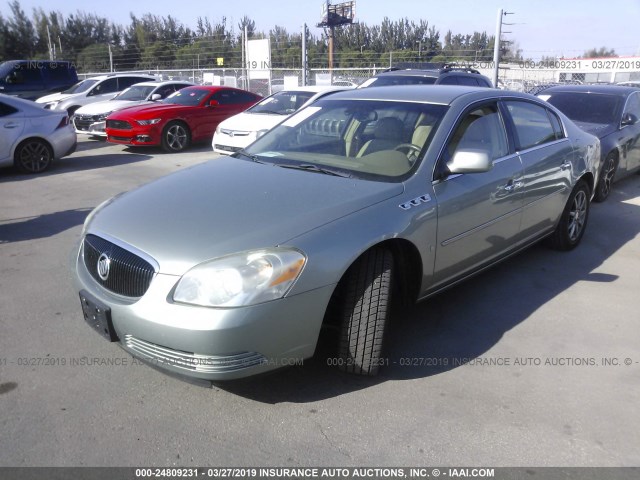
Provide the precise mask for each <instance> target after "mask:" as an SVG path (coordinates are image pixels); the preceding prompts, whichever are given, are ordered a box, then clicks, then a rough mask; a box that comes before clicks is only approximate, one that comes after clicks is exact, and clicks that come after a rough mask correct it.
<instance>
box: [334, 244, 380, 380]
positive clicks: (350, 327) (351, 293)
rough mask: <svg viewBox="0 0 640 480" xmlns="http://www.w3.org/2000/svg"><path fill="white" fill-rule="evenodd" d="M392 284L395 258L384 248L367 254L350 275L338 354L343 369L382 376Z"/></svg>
mask: <svg viewBox="0 0 640 480" xmlns="http://www.w3.org/2000/svg"><path fill="white" fill-rule="evenodd" d="M392 281H393V256H392V254H391V252H389V250H387V249H385V248H381V247H378V248H374V249H372V250H369V251H368V252H366V253H365V254H364V255H363V256H362V257H361V258H360V259H359V260H358V261H357V262H356V263H355V264H354V265H353V266H351V268H350V269H349V271H348V272H347V278H346V284H345V292H344V299H343V304H342V315H341V319H342V325H341V330H340V345H339V352H338V360H339V363H338V365H339V366H340V368H341V369H342V370H344V371H347V372H351V373H357V374H361V375H369V376H374V375H377V374H378V370H379V369H380V363H381V361H382V359H381V358H380V356H381V353H382V342H383V339H384V332H385V327H386V324H387V321H388V320H389V316H390V309H391V290H392Z"/></svg>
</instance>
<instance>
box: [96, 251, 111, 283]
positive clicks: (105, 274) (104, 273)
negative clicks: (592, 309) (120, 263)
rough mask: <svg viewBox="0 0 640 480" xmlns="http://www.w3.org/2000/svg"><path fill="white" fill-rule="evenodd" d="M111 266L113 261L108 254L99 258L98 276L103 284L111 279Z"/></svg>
mask: <svg viewBox="0 0 640 480" xmlns="http://www.w3.org/2000/svg"><path fill="white" fill-rule="evenodd" d="M110 266H111V259H110V258H109V256H108V255H107V254H106V253H103V254H102V255H100V258H98V265H97V267H98V276H99V277H100V279H101V280H102V281H103V282H106V281H107V278H109V267H110Z"/></svg>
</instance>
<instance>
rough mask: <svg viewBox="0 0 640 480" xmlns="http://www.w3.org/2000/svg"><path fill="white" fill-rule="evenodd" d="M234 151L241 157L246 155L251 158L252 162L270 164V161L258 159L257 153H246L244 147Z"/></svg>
mask: <svg viewBox="0 0 640 480" xmlns="http://www.w3.org/2000/svg"><path fill="white" fill-rule="evenodd" d="M234 153H237V154H238V155H242V156H243V157H247V158H248V159H249V160H251V161H253V162H256V163H262V164H263V165H271V164H270V163H267V162H263V161H262V160H260V159H259V158H258V156H257V155H251V154H250V153H248V152H247V151H246V150H244V149H242V150H238V151H236V152H234Z"/></svg>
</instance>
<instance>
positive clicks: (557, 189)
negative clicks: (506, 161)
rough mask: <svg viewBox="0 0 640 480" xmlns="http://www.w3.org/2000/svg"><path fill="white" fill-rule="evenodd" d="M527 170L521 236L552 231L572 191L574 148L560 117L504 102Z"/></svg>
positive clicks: (534, 107) (545, 110) (542, 109)
mask: <svg viewBox="0 0 640 480" xmlns="http://www.w3.org/2000/svg"><path fill="white" fill-rule="evenodd" d="M503 105H504V107H505V111H506V115H505V117H506V118H507V119H508V120H509V126H510V127H511V128H512V129H513V137H514V139H515V142H516V151H517V152H518V154H519V155H520V159H521V161H522V166H523V168H524V178H523V180H522V182H520V183H521V185H520V188H521V189H522V192H523V202H524V210H523V214H522V234H521V235H522V237H523V238H527V237H530V236H534V235H538V234H539V232H540V231H541V230H544V229H553V228H554V226H555V224H556V222H557V220H558V218H559V216H560V214H561V213H562V211H563V209H564V206H565V204H566V203H567V199H568V197H569V193H570V192H571V170H572V168H573V166H572V165H573V164H572V161H573V147H572V145H571V142H570V140H569V139H568V138H567V137H566V135H565V133H564V130H563V129H562V126H561V123H560V120H559V119H558V117H557V115H556V114H555V113H554V112H553V111H551V110H550V109H548V108H546V107H544V106H542V105H539V104H537V103H533V102H529V101H526V100H508V101H505V102H504V103H503Z"/></svg>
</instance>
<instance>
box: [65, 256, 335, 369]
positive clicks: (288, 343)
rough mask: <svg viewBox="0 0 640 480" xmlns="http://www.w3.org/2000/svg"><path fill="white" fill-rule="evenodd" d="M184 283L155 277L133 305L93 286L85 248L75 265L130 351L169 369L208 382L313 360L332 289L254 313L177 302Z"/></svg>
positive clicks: (82, 284)
mask: <svg viewBox="0 0 640 480" xmlns="http://www.w3.org/2000/svg"><path fill="white" fill-rule="evenodd" d="M179 279H180V277H178V276H173V275H164V274H156V275H155V277H154V278H153V280H152V281H151V284H150V286H149V289H148V290H147V292H146V293H145V294H144V295H143V296H142V297H140V298H139V299H132V298H127V297H122V296H118V295H115V294H113V293H111V292H109V291H107V290H105V289H104V288H102V287H101V286H100V285H98V284H97V282H95V281H94V279H93V278H92V277H91V275H90V274H89V272H88V271H87V269H86V267H85V265H84V260H83V254H82V247H81V248H80V252H79V255H78V256H77V257H76V259H75V282H76V287H77V289H78V291H80V290H84V291H86V292H88V293H90V294H91V295H92V296H93V297H94V298H95V299H97V300H99V301H100V302H101V303H103V304H104V305H106V306H108V307H109V308H110V310H111V312H110V314H111V319H112V324H113V327H114V330H115V333H116V334H117V336H118V338H119V342H120V344H121V346H122V347H123V348H124V349H125V350H126V351H128V352H129V353H130V354H131V355H133V356H135V357H138V358H141V359H144V360H145V361H147V362H148V363H151V364H153V365H156V366H158V367H160V368H162V369H165V370H169V371H172V372H174V373H178V374H182V375H187V376H190V377H195V378H201V379H206V380H214V381H218V380H232V379H237V378H242V377H247V376H250V375H255V374H259V373H263V372H266V371H269V370H274V369H276V368H280V367H284V366H290V365H294V364H299V363H300V361H301V360H303V359H305V358H309V357H311V356H312V355H313V353H314V351H315V347H316V342H317V339H318V335H319V333H320V327H321V325H322V320H323V318H324V312H325V310H326V306H327V304H328V302H329V299H330V297H331V294H332V292H333V286H327V287H323V288H320V289H317V290H312V291H309V292H305V293H302V294H299V295H294V296H291V297H285V298H283V299H280V300H275V301H271V302H266V303H263V304H260V305H254V306H250V307H241V308H206V307H198V306H191V305H183V304H177V303H173V302H172V300H171V298H172V291H173V289H174V287H175V285H176V283H177V282H178V280H179ZM96 338H98V337H96Z"/></svg>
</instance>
